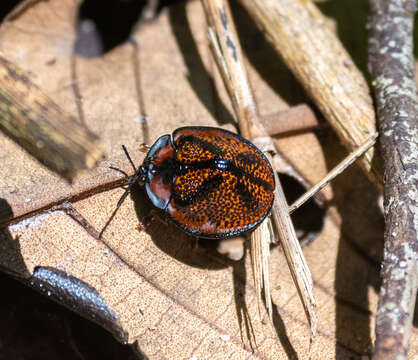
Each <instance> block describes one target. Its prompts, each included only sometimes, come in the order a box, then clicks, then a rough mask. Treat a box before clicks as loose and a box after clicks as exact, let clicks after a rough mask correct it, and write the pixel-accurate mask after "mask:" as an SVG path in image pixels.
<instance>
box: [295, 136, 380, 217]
mask: <svg viewBox="0 0 418 360" xmlns="http://www.w3.org/2000/svg"><path fill="white" fill-rule="evenodd" d="M377 136H378V134H377V133H376V134H375V135H374V136H373V138H372V139H370V140H369V141H367V142H366V143H365V144H364V145H362V146H360V147H359V148H358V149H357V150H355V151H353V152H352V153H350V154H349V155H348V156H347V157H346V158H345V159H344V160H343V161H341V162H340V163H339V164H338V165H337V166H335V167H334V168H333V169H332V170H331V171H330V172H329V173H328V174H327V175H326V176H325V177H324V178H323V179H322V180H321V181H320V182H319V183H317V184H316V185H314V186H312V188H311V189H309V191H307V192H306V193H304V194H303V195H302V196H301V197H300V198H299V199H297V200H296V201H295V202H294V203H293V204H292V205H290V206H289V213H290V214H291V213H292V212H293V211H295V210H296V209H297V208H299V207H301V206H302V205H303V204H304V203H305V202H306V201H308V200H309V199H310V198H311V197H312V196H315V194H316V193H317V192H318V191H320V190H321V189H322V188H323V187H324V186H325V185H327V184H328V183H329V182H331V181H332V180H333V179H334V178H335V177H337V176H338V175H340V174H341V173H342V172H343V171H344V170H345V169H346V168H347V167H349V166H350V165H351V164H352V163H353V162H354V161H356V160H357V159H358V158H359V157H360V156H362V155H363V154H364V153H365V152H366V151H367V150H369V149H370V148H371V147H372V146H373V145H374V144H375V143H376V139H377Z"/></svg>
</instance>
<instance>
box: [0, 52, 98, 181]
mask: <svg viewBox="0 0 418 360" xmlns="http://www.w3.org/2000/svg"><path fill="white" fill-rule="evenodd" d="M0 105H1V106H0V131H2V132H4V133H5V134H6V135H8V136H9V137H10V138H11V139H12V140H14V141H16V142H17V143H18V144H19V145H20V146H22V147H23V148H24V149H25V150H26V151H28V152H29V153H30V154H31V155H33V156H34V157H35V158H36V159H38V160H39V161H40V162H41V163H42V164H44V165H46V166H47V167H49V168H50V169H51V170H53V171H55V172H56V173H58V174H59V175H61V176H62V177H64V178H65V179H67V180H72V179H73V178H74V176H75V175H76V174H77V172H78V170H80V169H83V168H90V167H92V166H93V165H95V164H96V161H97V160H99V159H101V157H102V151H101V150H100V149H99V138H98V136H97V135H95V134H93V133H92V132H91V131H89V130H88V129H87V128H86V127H84V126H82V125H80V124H79V123H78V122H77V121H76V120H75V119H74V118H72V117H71V116H69V115H68V114H67V113H65V112H64V111H63V110H62V109H61V108H60V107H58V105H57V104H55V103H54V102H53V101H52V99H50V98H49V97H48V96H46V95H45V94H44V93H43V91H42V90H41V89H40V88H39V87H37V86H36V85H35V84H34V83H33V82H32V81H31V80H30V78H29V76H28V75H27V74H26V73H25V72H24V71H23V70H21V69H19V68H18V67H17V66H16V65H15V64H13V63H12V62H11V61H9V60H7V59H6V58H5V57H4V56H3V55H2V54H0Z"/></svg>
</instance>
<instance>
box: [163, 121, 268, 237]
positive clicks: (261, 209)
mask: <svg viewBox="0 0 418 360" xmlns="http://www.w3.org/2000/svg"><path fill="white" fill-rule="evenodd" d="M173 144H174V147H175V150H176V152H175V157H176V160H177V161H178V163H179V164H181V165H180V171H179V174H177V176H176V177H175V178H174V180H173V186H172V189H171V200H170V203H169V204H168V208H167V211H168V213H169V214H170V216H171V217H172V219H173V220H174V222H175V223H177V224H178V225H179V226H180V227H181V228H183V229H184V230H186V231H188V232H191V233H194V234H196V235H198V236H203V237H213V238H217V237H226V236H232V235H236V234H239V233H241V232H243V231H248V230H250V229H251V228H253V227H255V226H257V225H258V224H259V223H260V222H261V221H262V220H263V219H264V218H265V217H266V215H267V214H268V213H269V211H270V209H271V206H272V203H273V199H274V195H273V191H274V186H275V183H274V176H273V172H272V169H271V166H270V164H269V163H268V161H267V159H266V158H265V157H264V155H263V154H262V153H261V152H260V151H259V150H258V149H257V148H256V147H255V146H254V145H253V144H251V143H250V142H249V141H247V140H246V139H244V138H242V137H241V136H239V135H236V134H234V133H231V132H229V131H225V130H222V129H218V128H205V127H186V128H180V129H177V130H176V131H175V132H174V133H173Z"/></svg>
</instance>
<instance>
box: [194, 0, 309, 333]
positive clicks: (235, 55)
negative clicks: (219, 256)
mask: <svg viewBox="0 0 418 360" xmlns="http://www.w3.org/2000/svg"><path fill="white" fill-rule="evenodd" d="M202 3H203V6H204V9H205V13H206V16H207V21H208V27H209V38H210V42H211V47H212V50H213V53H214V57H215V59H216V63H217V64H218V68H219V71H220V72H221V74H222V78H223V80H224V82H225V87H226V89H227V91H228V93H229V95H230V97H231V100H232V104H233V106H234V110H235V112H236V116H237V119H238V122H239V125H240V130H241V133H242V134H243V135H244V136H245V137H247V138H251V139H252V140H253V141H254V142H255V143H256V145H259V147H260V148H261V149H262V150H263V151H266V150H273V149H274V145H273V142H272V140H271V139H270V138H269V137H268V136H267V134H266V132H265V130H264V128H263V126H262V125H261V123H260V122H259V119H258V116H257V110H256V105H255V103H254V99H253V96H252V92H251V88H250V85H249V81H248V77H247V73H246V70H245V65H244V60H243V56H242V50H241V46H240V43H239V41H238V37H237V35H236V31H235V26H234V23H233V20H232V17H231V13H230V9H229V6H228V4H227V2H226V1H223V0H202ZM260 144H261V146H260ZM272 214H273V219H274V221H275V222H276V223H277V224H276V228H277V229H278V230H279V238H280V240H281V242H282V244H286V245H284V246H283V247H284V248H286V249H287V251H285V254H286V257H287V261H288V264H289V267H290V271H291V273H292V277H293V279H294V281H295V284H296V286H297V288H298V293H299V295H300V296H301V301H302V303H303V306H304V309H305V311H306V313H307V318H308V321H309V324H310V326H311V334H312V336H314V335H315V333H316V315H315V310H314V308H315V299H314V296H313V291H312V279H311V278H310V272H309V269H308V267H307V264H306V261H305V259H304V256H303V253H302V250H301V248H300V245H299V241H298V239H297V237H296V234H295V230H294V228H293V224H292V221H291V219H290V216H289V213H288V206H287V203H286V200H285V197H284V193H283V190H282V188H281V184H280V181H279V179H278V177H277V176H276V190H275V200H274V205H273V210H272ZM283 224H285V225H283ZM283 230H285V231H283ZM273 241H274V240H273ZM271 242H272V241H271V235H270V232H269V231H268V226H260V227H258V228H257V229H256V230H255V231H254V232H253V233H252V235H251V248H252V250H253V251H252V252H251V256H252V263H253V272H254V278H255V281H256V289H257V291H258V296H259V301H260V302H261V298H262V293H261V289H264V295H265V300H266V305H267V311H268V313H269V314H270V317H271V314H272V308H271V295H270V289H269V281H268V259H267V257H268V255H267V254H268V251H266V249H268V247H269V244H270V243H271ZM292 252H294V253H293V254H291V253H292ZM288 257H289V258H288ZM296 263H297V264H296ZM307 289H309V290H310V291H306V290H307Z"/></svg>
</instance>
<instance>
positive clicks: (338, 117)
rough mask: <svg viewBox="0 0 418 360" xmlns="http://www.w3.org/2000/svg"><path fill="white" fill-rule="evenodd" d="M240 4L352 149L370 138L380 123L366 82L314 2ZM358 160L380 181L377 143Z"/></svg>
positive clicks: (254, 0)
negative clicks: (376, 120) (375, 151)
mask: <svg viewBox="0 0 418 360" xmlns="http://www.w3.org/2000/svg"><path fill="white" fill-rule="evenodd" d="M241 3H242V4H243V5H244V6H245V8H246V9H247V10H248V12H249V13H250V15H251V16H252V17H253V18H254V20H255V22H256V23H257V25H258V26H259V27H260V28H261V29H262V30H263V31H264V33H265V35H266V38H267V39H268V40H269V41H270V42H271V43H272V45H273V46H274V48H275V49H276V50H277V52H278V53H279V54H280V55H281V57H282V58H283V60H284V62H285V63H286V65H287V66H288V67H289V69H290V70H291V71H292V72H293V74H294V75H295V76H296V77H297V78H298V80H299V81H300V82H301V83H302V85H303V86H304V88H305V90H306V91H307V93H308V94H309V95H310V96H311V97H312V99H313V100H314V102H315V104H316V105H317V106H318V108H319V109H320V110H321V112H322V114H323V115H324V117H325V118H326V119H327V120H328V122H329V123H330V125H331V126H332V127H333V129H334V130H335V131H336V133H337V135H338V136H339V138H340V139H341V141H342V143H343V144H344V145H345V146H346V147H347V148H348V150H349V151H353V150H355V149H357V148H358V147H360V146H361V145H362V144H364V143H365V142H366V141H368V140H369V139H370V137H371V136H373V134H374V133H375V132H376V126H375V115H374V110H373V104H372V99H371V97H370V95H369V90H368V87H367V84H366V81H365V80H364V78H363V75H362V74H361V72H360V71H359V70H358V69H357V68H356V66H355V65H354V63H353V61H352V60H351V58H350V56H349V55H348V53H347V51H346V50H345V49H344V47H343V46H342V44H341V43H340V41H339V40H338V38H337V36H336V34H335V32H334V31H333V30H332V29H331V28H330V27H329V26H327V20H326V18H325V17H324V16H323V15H322V14H321V12H320V11H319V10H318V9H317V7H316V6H315V4H313V2H312V1H295V0H276V1H269V0H241ZM372 161H373V162H372ZM360 165H361V166H362V168H363V169H364V170H365V172H366V174H367V175H368V176H369V177H370V178H371V179H372V180H374V182H375V183H376V184H378V185H379V184H381V182H382V178H383V176H382V168H381V164H379V161H376V159H374V149H373V148H371V149H370V150H369V151H368V152H367V153H366V155H365V156H364V157H363V158H362V159H361V161H360Z"/></svg>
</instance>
